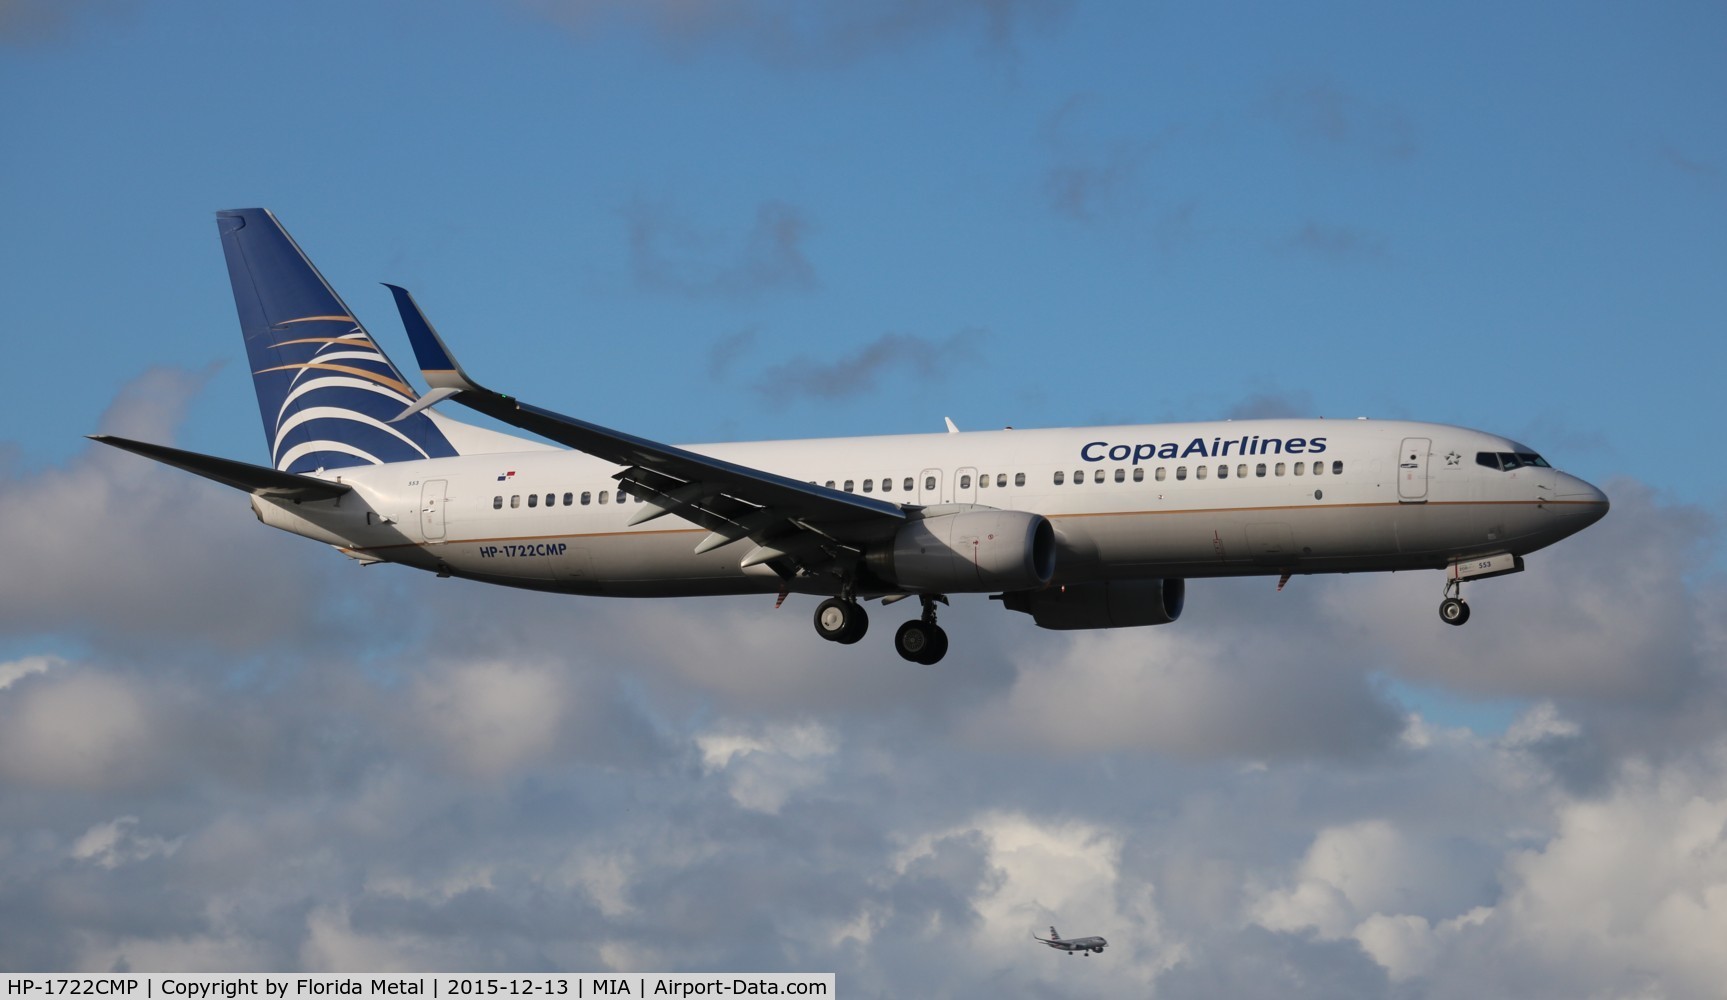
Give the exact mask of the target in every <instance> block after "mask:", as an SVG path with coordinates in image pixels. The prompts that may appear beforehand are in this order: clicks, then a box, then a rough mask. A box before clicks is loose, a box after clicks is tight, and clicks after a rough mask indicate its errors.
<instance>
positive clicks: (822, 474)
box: [95, 208, 1608, 664]
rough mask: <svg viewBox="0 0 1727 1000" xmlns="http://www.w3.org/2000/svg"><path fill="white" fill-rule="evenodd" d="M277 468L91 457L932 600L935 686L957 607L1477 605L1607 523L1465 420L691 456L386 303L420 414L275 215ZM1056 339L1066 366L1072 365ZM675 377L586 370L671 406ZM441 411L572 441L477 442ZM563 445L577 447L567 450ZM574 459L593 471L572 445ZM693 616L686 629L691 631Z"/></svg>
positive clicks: (746, 581) (395, 537)
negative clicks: (1373, 580) (1359, 599)
mask: <svg viewBox="0 0 1727 1000" xmlns="http://www.w3.org/2000/svg"><path fill="white" fill-rule="evenodd" d="M217 224H218V228H219V229H220V231H221V237H222V248H223V250H224V252H225V254H226V256H227V262H228V275H229V278H230V280H231V282H232V284H233V288H234V300H235V305H236V307H237V308H238V310H239V317H240V328H241V330H242V332H243V334H244V336H245V342H246V352H247V358H248V360H249V362H250V366H251V370H252V375H253V381H254V384H255V387H256V389H257V395H258V406H259V411H260V413H261V415H262V417H263V423H264V438H265V441H266V442H267V444H268V447H269V450H270V467H268V468H266V467H263V466H257V465H250V464H247V463H244V462H236V461H232V460H229V459H223V458H214V457H211V456H206V455H199V454H196V453H193V452H188V451H182V450H180V449H177V448H169V447H165V446H162V445H157V444H148V443H145V442H140V441H131V440H127V439H124V438H119V437H113V436H109V435H96V436H95V439H96V440H98V441H101V442H102V443H104V444H108V445H113V446H114V447H117V448H123V449H126V450H128V451H132V452H135V453H137V454H140V455H144V456H146V457H148V458H152V459H155V460H157V461H160V462H165V463H167V464H169V465H173V466H176V467H178V468H181V469H184V470H186V471H189V472H193V473H196V474H197V475H200V476H204V477H206V478H208V479H213V480H215V481H217V482H220V483H224V484H226V485H229V486H232V487H235V488H238V489H240V490H243V491H245V492H247V493H249V494H251V497H252V501H251V502H252V509H253V510H254V511H255V512H256V514H257V516H258V518H259V519H260V520H261V521H263V522H264V523H266V524H269V525H272V526H274V527H277V528H281V529H283V530H286V531H291V532H294V533H295V534H299V535H304V536H306V537H308V538H313V539H316V540H318V541H322V542H326V543H328V544H330V545H333V546H335V547H336V548H337V549H338V550H340V551H341V552H343V553H344V554H346V555H348V556H351V557H353V558H354V559H356V560H359V561H360V562H361V563H378V562H393V563H400V564H402V565H406V566H413V567H416V568H419V569H424V570H428V571H431V572H434V573H437V574H438V575H439V576H440V577H461V578H465V579H470V580H478V581H482V582H485V583H496V584H504V585H506V586H512V587H524V588H528V589H533V590H547V591H555V592H559V593H567V594H584V595H592V596H603V597H691V596H699V595H715V594H748V593H761V594H777V595H778V596H779V599H780V600H781V601H783V600H785V598H786V597H787V596H788V595H789V594H794V593H796V594H807V595H812V596H816V597H820V598H823V600H822V601H821V602H820V604H819V606H818V607H817V608H816V612H815V628H816V632H817V634H819V635H820V636H821V637H822V638H824V639H828V640H831V641H834V642H841V643H852V642H856V641H858V640H859V639H860V638H862V637H863V635H864V631H865V629H866V628H867V627H868V625H869V619H868V616H867V615H866V613H865V611H864V607H863V603H862V602H864V601H866V600H878V599H879V600H880V601H881V602H882V604H883V605H887V604H890V603H892V602H896V601H899V600H902V599H905V598H916V599H917V600H918V602H919V604H920V605H921V608H922V613H921V615H919V616H918V617H915V618H912V619H911V620H910V621H907V622H906V623H905V624H903V625H901V626H900V627H899V630H898V631H897V632H896V633H895V635H894V648H895V649H896V650H897V651H898V652H899V655H900V656H902V657H904V658H905V659H907V660H912V661H914V662H918V663H925V664H932V663H935V662H936V661H938V660H940V659H941V658H942V656H943V655H944V654H945V653H946V651H947V647H948V639H947V634H946V632H945V631H943V629H942V628H941V627H940V626H939V625H937V624H936V608H937V606H938V605H939V604H942V603H946V601H947V599H948V595H950V594H968V593H978V594H989V595H991V597H992V599H995V600H999V601H1000V602H1001V603H1002V606H1003V607H1004V608H1007V609H1009V610H1012V611H1018V612H1022V613H1024V614H1027V615H1030V616H1031V618H1032V620H1033V621H1034V622H1036V623H1037V624H1038V625H1039V626H1041V627H1043V628H1049V629H1094V628H1121V627H1128V626H1138V625H1161V624H1164V623H1167V622H1173V621H1175V620H1176V619H1177V618H1178V617H1180V615H1181V612H1182V607H1183V605H1184V602H1185V599H1186V594H1187V586H1186V581H1187V580H1188V579H1190V578H1196V577H1199V578H1203V577H1219V576H1253V575H1264V576H1276V577H1279V578H1280V579H1279V583H1278V586H1279V588H1281V587H1282V586H1283V584H1284V583H1286V582H1287V581H1288V580H1289V578H1290V577H1292V576H1300V575H1306V574H1312V573H1360V572H1376V571H1387V570H1416V569H1434V570H1441V571H1443V572H1444V573H1445V591H1444V600H1443V602H1442V603H1441V604H1440V608H1439V613H1440V616H1441V617H1442V618H1443V619H1444V620H1445V621H1446V622H1449V623H1450V624H1453V625H1461V624H1463V622H1464V621H1466V620H1467V619H1468V618H1469V605H1467V604H1465V603H1464V602H1463V593H1462V587H1463V581H1465V580H1473V579H1486V578H1488V577H1493V576H1500V575H1503V574H1506V573H1516V572H1519V571H1521V570H1522V569H1523V566H1524V562H1523V557H1524V556H1526V555H1528V554H1529V553H1531V552H1534V551H1536V550H1537V549H1540V548H1543V547H1545V546H1548V545H1551V544H1553V543H1554V542H1557V541H1559V540H1560V539H1562V538H1565V537H1566V536H1568V535H1571V534H1574V533H1576V532H1578V531H1580V530H1582V529H1583V528H1585V527H1587V526H1588V525H1590V524H1593V523H1594V522H1596V521H1597V520H1599V519H1600V518H1601V517H1602V516H1603V515H1605V514H1606V513H1607V508H1608V500H1607V497H1606V496H1605V495H1603V494H1602V492H1601V491H1600V490H1598V489H1596V488H1595V487H1594V486H1591V485H1589V484H1588V483H1586V482H1584V481H1583V480H1581V479H1578V478H1577V477H1575V476H1570V475H1567V474H1565V473H1563V472H1559V471H1557V470H1555V469H1553V468H1552V467H1550V466H1549V465H1548V463H1547V462H1546V461H1545V460H1543V459H1542V457H1541V456H1540V455H1538V454H1536V453H1535V451H1534V450H1533V449H1531V448H1529V447H1528V446H1526V445H1523V444H1519V443H1517V442H1515V441H1511V440H1508V439H1506V438H1503V437H1500V436H1498V435H1496V434H1487V433H1483V432H1481V431H1474V430H1466V429H1464V428H1461V427H1451V426H1446V425H1443V424H1425V423H1411V422H1407V421H1378V420H1365V419H1361V420H1238V421H1214V422H1209V423H1187V424H1142V425H1132V426H1114V427H1090V428H1076V429H1057V430H1002V431H980V432H963V433H962V432H956V431H955V429H954V427H953V425H952V423H951V421H950V422H949V425H948V432H947V433H937V434H902V435H890V436H875V437H853V438H827V439H812V440H789V441H758V442H743V443H731V444H708V445H689V446H673V445H667V444H661V443H659V442H656V441H650V440H648V439H646V438H642V437H637V436H635V435H633V434H629V433H626V432H623V431H617V430H612V429H610V428H607V427H602V426H600V425H599V424H595V423H590V422H588V421H586V420H580V419H576V418H574V417H567V416H562V415H560V414H558V413H554V412H552V411H551V410H547V409H543V408H541V407H538V406H533V405H530V404H528V403H524V402H521V401H520V400H517V399H515V398H514V397H511V396H507V395H503V394H501V393H498V392H494V391H492V390H490V389H486V388H484V387H482V386H480V385H479V384H478V383H477V382H475V381H474V380H473V379H472V378H471V377H469V375H468V374H467V373H466V372H465V371H463V369H462V367H461V366H460V365H459V364H457V363H456V360H455V358H454V357H453V356H452V355H451V353H450V351H449V349H448V348H447V347H446V346H445V344H444V342H443V341H442V340H441V339H440V338H439V337H438V335H437V334H436V333H435V332H434V331H433V329H432V327H431V325H430V324H429V323H428V322H427V321H426V318H425V316H424V315H423V314H422V313H421V311H420V309H419V307H418V306H417V305H416V304H415V302H414V300H413V298H412V297H411V296H410V295H409V294H408V293H407V291H405V290H404V289H401V288H397V287H395V286H389V287H390V291H391V293H392V295H393V296H394V297H395V302H396V306H397V309H398V311H399V313H400V315H401V318H402V322H403V324H404V325H405V326H406V328H407V333H408V338H409V341H410V342H411V343H412V345H413V348H414V352H415V354H416V355H417V357H418V360H419V362H420V368H421V371H422V374H423V375H424V377H425V379H426V381H427V383H428V384H429V385H430V387H431V389H430V391H429V392H427V393H426V394H424V395H421V394H419V393H418V392H416V391H415V389H414V388H413V387H412V386H410V385H409V384H408V381H407V380H406V379H405V378H403V376H402V374H401V372H400V371H398V370H397V368H396V367H395V365H393V364H391V362H390V360H389V358H388V357H386V356H385V354H384V350H383V348H382V347H381V346H379V345H378V343H377V342H376V341H375V340H374V339H373V338H372V336H371V334H369V333H368V332H367V331H366V329H365V328H364V327H363V326H362V325H361V324H360V322H359V320H357V319H356V318H355V317H354V314H353V312H352V311H351V310H350V309H349V308H348V307H347V305H346V304H344V303H343V302H342V300H341V298H340V297H338V296H337V295H336V293H335V292H334V291H333V290H332V289H331V288H330V286H329V285H328V284H327V283H325V281H324V278H323V276H322V275H320V274H319V273H318V271H317V269H316V268H314V267H313V266H312V263H311V261H310V260H308V259H307V258H306V256H305V254H304V253H302V252H301V250H300V248H299V246H298V245H297V244H295V242H294V241H293V239H292V238H291V237H289V235H288V234H287V232H286V231H285V230H283V228H282V227H281V225H280V224H279V223H278V222H277V221H276V219H275V217H274V216H273V215H271V214H270V213H269V212H268V211H266V210H264V209H261V208H248V209H240V210H237V211H229V212H220V213H218V215H217ZM1060 349H1061V348H1060V347H1059V346H1057V345H1052V346H1051V350H1060ZM655 364H656V362H655V361H654V359H653V357H652V355H651V354H650V353H642V354H641V355H640V356H639V360H638V361H637V362H636V364H635V366H634V367H633V368H631V369H629V370H625V371H611V372H601V371H591V370H590V371H585V372H583V373H582V375H581V377H580V378H579V379H578V380H576V381H575V382H573V383H572V385H571V392H572V395H579V394H580V390H581V382H582V381H588V382H593V381H596V380H599V379H606V380H610V381H621V382H623V383H625V384H628V385H632V386H635V387H636V388H637V395H638V398H639V399H640V405H642V406H653V405H656V398H655V393H656V392H659V391H661V390H659V389H657V388H656V386H655V382H654V366H655ZM446 400H450V401H454V402H456V403H460V404H463V405H466V406H469V407H471V408H473V409H475V410H477V411H479V412H481V413H484V414H487V415H489V416H491V417H494V418H496V419H497V420H499V421H502V422H503V423H505V424H507V425H511V426H513V427H517V428H520V429H522V430H525V431H529V432H532V433H534V434H536V435H539V436H540V437H543V438H546V439H548V440H549V441H552V442H555V443H556V444H555V445H553V444H545V443H542V442H537V441H531V440H527V439H524V438H520V437H516V436H514V435H510V434H505V433H501V432H498V431H493V430H488V429H485V428H481V427H477V426H474V425H471V424H465V423H462V422H460V421H457V420H454V419H452V418H450V417H447V416H444V415H443V414H442V413H439V412H436V411H435V410H433V409H431V407H432V406H433V405H434V404H437V403H440V402H444V401H446ZM558 445H561V446H563V447H558ZM565 449H573V450H565ZM668 614H669V615H675V614H677V612H676V611H668Z"/></svg>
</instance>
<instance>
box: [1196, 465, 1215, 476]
mask: <svg viewBox="0 0 1727 1000" xmlns="http://www.w3.org/2000/svg"><path fill="white" fill-rule="evenodd" d="M1210 471H1211V466H1209V465H1196V466H1194V467H1193V478H1195V479H1204V478H1205V476H1206V473H1208V472H1210Z"/></svg>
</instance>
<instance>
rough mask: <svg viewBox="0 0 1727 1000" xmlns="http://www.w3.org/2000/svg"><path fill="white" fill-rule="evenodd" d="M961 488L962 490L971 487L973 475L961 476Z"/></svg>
mask: <svg viewBox="0 0 1727 1000" xmlns="http://www.w3.org/2000/svg"><path fill="white" fill-rule="evenodd" d="M959 488H960V489H962V490H969V489H971V477H970V476H961V477H959Z"/></svg>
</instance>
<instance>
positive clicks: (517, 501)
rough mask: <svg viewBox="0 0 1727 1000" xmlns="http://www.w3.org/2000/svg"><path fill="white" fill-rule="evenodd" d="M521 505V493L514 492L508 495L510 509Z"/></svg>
mask: <svg viewBox="0 0 1727 1000" xmlns="http://www.w3.org/2000/svg"><path fill="white" fill-rule="evenodd" d="M521 505H522V495H521V494H520V493H516V494H514V495H512V496H511V497H510V509H511V510H515V509H516V508H518V507H520V506H521Z"/></svg>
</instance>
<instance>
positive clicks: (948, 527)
mask: <svg viewBox="0 0 1727 1000" xmlns="http://www.w3.org/2000/svg"><path fill="white" fill-rule="evenodd" d="M867 559H868V565H869V568H870V570H871V571H872V572H873V573H875V575H876V576H878V577H880V578H881V579H883V580H885V581H888V582H889V583H891V584H893V585H894V586H897V587H904V588H905V589H906V590H908V591H924V592H930V593H939V594H956V593H959V594H963V593H977V592H981V591H991V590H1029V589H1032V588H1035V587H1041V586H1043V585H1044V584H1047V583H1048V582H1049V581H1050V577H1052V576H1053V575H1054V574H1055V529H1054V528H1052V527H1050V523H1049V520H1048V519H1047V518H1045V517H1044V516H1043V515H1041V514H1031V513H1027V512H1025V511H1019V510H997V509H995V508H993V507H967V508H965V509H962V510H958V511H953V512H951V513H937V514H933V515H928V516H925V517H922V518H919V519H918V520H915V521H910V522H907V523H906V525H905V526H904V527H902V528H900V529H899V532H898V533H897V534H895V535H894V537H893V541H891V542H889V543H888V544H886V545H884V546H882V547H881V548H878V549H875V550H873V551H871V552H870V553H869V554H868V557H867Z"/></svg>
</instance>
